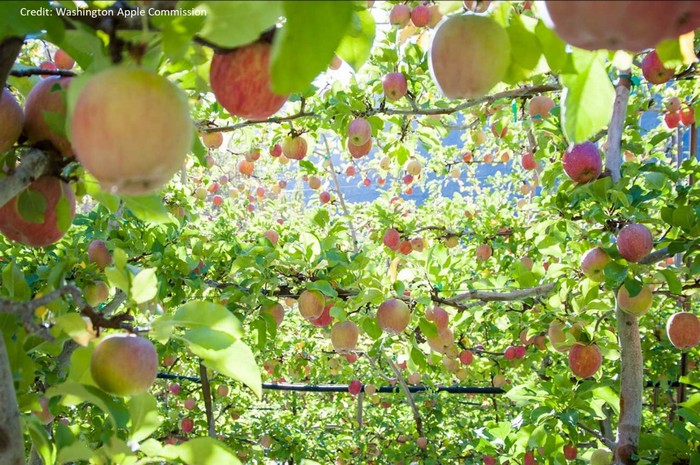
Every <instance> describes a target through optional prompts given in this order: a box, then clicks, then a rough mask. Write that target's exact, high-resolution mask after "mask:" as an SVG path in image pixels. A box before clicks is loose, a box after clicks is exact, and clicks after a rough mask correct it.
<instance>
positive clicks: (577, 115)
mask: <svg viewBox="0 0 700 465" xmlns="http://www.w3.org/2000/svg"><path fill="white" fill-rule="evenodd" d="M604 57H605V52H604V51H601V52H589V51H586V50H578V49H575V50H574V61H575V64H576V69H577V70H578V74H562V75H561V82H562V84H563V85H564V92H563V97H562V101H563V102H564V104H563V106H562V107H563V108H562V118H561V123H562V129H563V130H564V134H565V135H566V137H567V139H568V140H569V141H570V142H573V143H576V144H577V143H581V142H584V141H586V140H587V139H588V138H589V137H590V136H592V135H593V134H595V133H597V132H598V131H600V130H601V129H603V128H605V127H606V126H607V125H608V123H609V122H610V117H611V116H612V111H613V102H614V101H615V89H614V87H613V85H612V83H611V82H610V78H609V77H608V74H607V72H606V70H605V64H604V62H603V59H604Z"/></svg>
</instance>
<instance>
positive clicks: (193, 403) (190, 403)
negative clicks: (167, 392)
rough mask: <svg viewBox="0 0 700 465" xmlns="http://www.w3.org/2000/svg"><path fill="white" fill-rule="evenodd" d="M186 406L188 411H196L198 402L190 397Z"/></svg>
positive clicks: (185, 403) (186, 400) (186, 401)
mask: <svg viewBox="0 0 700 465" xmlns="http://www.w3.org/2000/svg"><path fill="white" fill-rule="evenodd" d="M184 406H185V408H186V409H187V410H194V408H195V407H196V406H197V402H196V401H195V400H194V399H193V398H191V397H188V398H187V399H185V402H184Z"/></svg>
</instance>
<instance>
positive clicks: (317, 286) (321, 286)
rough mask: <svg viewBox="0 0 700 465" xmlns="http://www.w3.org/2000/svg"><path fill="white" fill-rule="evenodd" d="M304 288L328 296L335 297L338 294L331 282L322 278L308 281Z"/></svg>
mask: <svg viewBox="0 0 700 465" xmlns="http://www.w3.org/2000/svg"><path fill="white" fill-rule="evenodd" d="M306 288H307V289H308V290H310V291H319V292H321V293H322V294H323V295H326V296H328V297H337V296H338V291H336V290H335V289H334V288H333V286H331V283H329V282H328V281H324V280H318V281H313V282H310V283H308V284H307V285H306Z"/></svg>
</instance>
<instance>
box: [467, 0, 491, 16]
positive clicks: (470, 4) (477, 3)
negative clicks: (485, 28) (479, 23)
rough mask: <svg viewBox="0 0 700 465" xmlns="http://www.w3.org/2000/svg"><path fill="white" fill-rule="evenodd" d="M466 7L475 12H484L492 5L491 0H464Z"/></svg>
mask: <svg viewBox="0 0 700 465" xmlns="http://www.w3.org/2000/svg"><path fill="white" fill-rule="evenodd" d="M462 3H463V4H464V8H466V9H467V10H469V11H472V12H474V13H484V12H485V11H486V10H488V9H489V6H490V5H491V1H490V0H464V1H463V2H462Z"/></svg>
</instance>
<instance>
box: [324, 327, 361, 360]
mask: <svg viewBox="0 0 700 465" xmlns="http://www.w3.org/2000/svg"><path fill="white" fill-rule="evenodd" d="M359 337H360V328H359V327H358V326H357V325H356V324H355V323H353V322H352V321H343V322H340V323H336V324H334V325H333V327H332V328H331V343H332V344H333V349H335V351H336V352H338V353H340V354H345V353H348V352H352V351H354V350H355V349H356V348H357V339H358V338H359Z"/></svg>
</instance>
